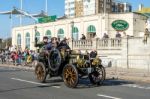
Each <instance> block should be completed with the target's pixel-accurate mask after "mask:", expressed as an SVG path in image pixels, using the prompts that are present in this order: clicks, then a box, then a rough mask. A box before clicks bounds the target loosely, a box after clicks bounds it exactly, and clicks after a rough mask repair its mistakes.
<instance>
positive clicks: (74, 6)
mask: <svg viewBox="0 0 150 99" xmlns="http://www.w3.org/2000/svg"><path fill="white" fill-rule="evenodd" d="M111 9H112V0H65V15H66V16H67V17H81V16H87V15H94V14H99V13H110V12H111Z"/></svg>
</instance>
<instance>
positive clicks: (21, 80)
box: [11, 78, 48, 86]
mask: <svg viewBox="0 0 150 99" xmlns="http://www.w3.org/2000/svg"><path fill="white" fill-rule="evenodd" d="M11 79H12V80H17V81H20V82H27V83H31V84H36V85H44V86H47V85H48V84H42V83H38V82H33V81H28V80H23V79H19V78H11Z"/></svg>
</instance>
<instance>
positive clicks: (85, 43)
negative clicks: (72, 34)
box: [73, 40, 93, 50]
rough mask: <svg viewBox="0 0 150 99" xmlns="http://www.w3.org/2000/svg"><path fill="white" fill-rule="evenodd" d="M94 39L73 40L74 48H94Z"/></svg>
mask: <svg viewBox="0 0 150 99" xmlns="http://www.w3.org/2000/svg"><path fill="white" fill-rule="evenodd" d="M92 46H93V41H92V40H78V41H73V49H81V50H82V49H87V50H88V49H92Z"/></svg>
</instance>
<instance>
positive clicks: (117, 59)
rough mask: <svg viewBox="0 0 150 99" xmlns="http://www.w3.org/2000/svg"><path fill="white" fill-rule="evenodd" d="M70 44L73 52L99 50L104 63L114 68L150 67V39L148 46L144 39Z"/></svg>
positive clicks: (127, 38) (131, 38)
mask: <svg viewBox="0 0 150 99" xmlns="http://www.w3.org/2000/svg"><path fill="white" fill-rule="evenodd" d="M69 44H70V47H72V48H73V50H81V51H82V52H83V53H84V52H85V51H88V52H90V51H92V50H93V49H95V50H97V51H98V55H99V57H100V58H101V59H102V60H103V63H104V64H107V63H108V62H109V61H111V62H112V66H114V67H116V66H117V67H123V68H137V69H149V66H150V62H149V60H150V38H148V41H147V44H144V43H143V38H142V37H141V38H140V37H138V38H135V37H134V38H133V37H125V38H122V39H93V40H79V41H73V43H72V42H70V43H69ZM72 44H73V45H72Z"/></svg>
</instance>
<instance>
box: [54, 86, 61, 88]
mask: <svg viewBox="0 0 150 99" xmlns="http://www.w3.org/2000/svg"><path fill="white" fill-rule="evenodd" d="M52 87H54V88H60V86H52Z"/></svg>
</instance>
